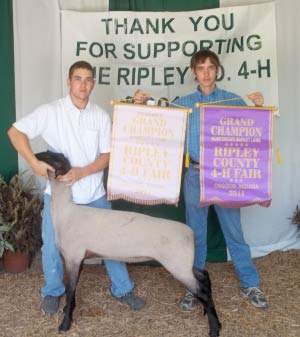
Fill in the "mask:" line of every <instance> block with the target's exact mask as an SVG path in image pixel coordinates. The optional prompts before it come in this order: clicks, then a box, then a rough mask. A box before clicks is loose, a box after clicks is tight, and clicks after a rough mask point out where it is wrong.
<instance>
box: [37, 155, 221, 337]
mask: <svg viewBox="0 0 300 337" xmlns="http://www.w3.org/2000/svg"><path fill="white" fill-rule="evenodd" d="M36 157H37V159H38V160H40V161H44V162H46V163H47V164H49V165H50V166H52V167H53V168H54V169H55V173H53V172H50V171H48V176H49V181H50V185H51V215H52V221H53V224H54V229H55V236H56V243H57V247H58V249H59V251H60V253H61V255H62V256H63V258H64V262H65V268H66V274H67V284H66V306H65V309H64V312H65V313H64V317H63V320H62V323H61V324H60V326H59V331H60V332H63V331H67V330H69V329H70V327H71V322H72V318H73V311H74V308H75V292H76V286H77V282H78V278H79V274H80V266H81V264H82V261H83V259H84V258H85V257H86V256H87V255H88V254H90V253H93V254H95V255H97V256H99V257H101V258H103V259H111V260H119V261H124V262H142V261H149V260H156V261H158V262H159V263H160V264H161V265H162V266H164V267H165V268H166V269H167V270H168V271H169V272H170V273H171V274H172V275H173V276H174V277H175V278H176V279H177V280H178V281H180V282H181V283H182V284H183V285H184V286H185V287H186V288H187V289H189V290H190V291H191V292H192V293H193V294H194V295H195V296H196V297H197V298H198V299H199V300H200V302H201V303H202V304H203V306H204V314H207V316H208V321H209V327H210V331H209V335H210V336H211V337H217V336H219V331H220V329H221V323H220V321H219V318H218V316H217V312H216V309H215V306H214V302H213V298H212V291H211V281H210V277H209V274H208V272H207V271H206V270H200V269H196V268H194V267H193V262H194V235H193V232H192V230H191V229H190V228H189V227H188V226H186V225H185V224H183V223H180V222H176V221H172V220H167V219H160V218H155V217H152V216H148V215H144V214H139V213H134V212H126V211H117V210H110V209H96V208H91V207H87V206H83V205H77V204H75V203H74V202H73V201H72V194H71V188H70V187H69V186H67V185H66V184H64V183H63V182H60V181H59V180H58V179H56V177H57V176H59V175H64V174H66V173H67V172H68V171H69V169H70V168H71V166H70V163H69V161H68V159H67V158H66V157H65V156H64V155H63V154H61V153H54V152H50V151H47V152H40V153H38V154H36ZM85 224H88V230H87V229H86V228H87V226H86V225H85Z"/></svg>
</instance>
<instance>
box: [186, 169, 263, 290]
mask: <svg viewBox="0 0 300 337" xmlns="http://www.w3.org/2000/svg"><path fill="white" fill-rule="evenodd" d="M199 180H200V179H199V169H197V168H195V167H193V166H190V167H189V168H188V170H187V171H186V173H185V177H184V202H185V208H186V222H187V225H188V226H189V227H191V229H192V230H193V231H194V236H195V260H194V266H195V267H197V268H201V269H203V268H204V266H205V261H206V254H207V242H206V237H207V215H208V207H200V205H199V203H200V181H199ZM214 207H215V210H216V213H217V215H218V218H219V222H220V225H221V228H222V231H223V234H224V238H225V241H226V244H227V247H228V250H229V252H230V255H231V258H232V262H233V265H234V268H235V270H236V273H237V275H238V277H239V280H240V286H241V287H257V286H258V285H259V275H258V272H257V270H256V267H255V265H254V263H253V261H252V258H251V253H250V248H249V246H248V245H247V243H246V242H245V240H244V235H243V231H242V226H241V219H240V218H241V217H240V209H239V208H224V207H220V206H217V205H215V206H214Z"/></svg>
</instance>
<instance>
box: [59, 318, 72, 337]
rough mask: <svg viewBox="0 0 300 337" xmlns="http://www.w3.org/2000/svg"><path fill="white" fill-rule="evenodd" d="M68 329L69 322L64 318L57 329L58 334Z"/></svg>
mask: <svg viewBox="0 0 300 337" xmlns="http://www.w3.org/2000/svg"><path fill="white" fill-rule="evenodd" d="M70 327H71V320H69V319H65V318H64V319H63V321H62V323H61V325H60V326H59V328H58V331H59V332H60V333H63V332H66V331H68V330H70Z"/></svg>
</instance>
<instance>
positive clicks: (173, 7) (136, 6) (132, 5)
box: [109, 0, 220, 12]
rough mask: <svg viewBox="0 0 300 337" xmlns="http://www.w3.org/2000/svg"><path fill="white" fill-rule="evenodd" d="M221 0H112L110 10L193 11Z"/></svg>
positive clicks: (215, 6)
mask: <svg viewBox="0 0 300 337" xmlns="http://www.w3.org/2000/svg"><path fill="white" fill-rule="evenodd" d="M219 2H220V1H219V0H198V1H197V0H184V1H182V0H162V1H157V0H110V1H109V10H110V11H153V12H163V11H170V12H171V11H173V12H176V11H177V12H178V11H192V10H197V9H209V8H217V7H219V6H220V4H219Z"/></svg>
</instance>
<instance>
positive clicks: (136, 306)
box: [111, 291, 145, 310]
mask: <svg viewBox="0 0 300 337" xmlns="http://www.w3.org/2000/svg"><path fill="white" fill-rule="evenodd" d="M111 295H112V297H114V298H115V299H117V300H118V301H119V302H121V303H124V304H126V305H128V306H129V307H130V308H131V309H133V310H140V309H142V308H143V306H144V305H145V301H144V300H142V299H141V298H140V297H138V296H137V295H134V293H133V292H132V291H131V292H129V293H127V294H125V295H123V296H122V297H116V296H114V295H113V294H111Z"/></svg>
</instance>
